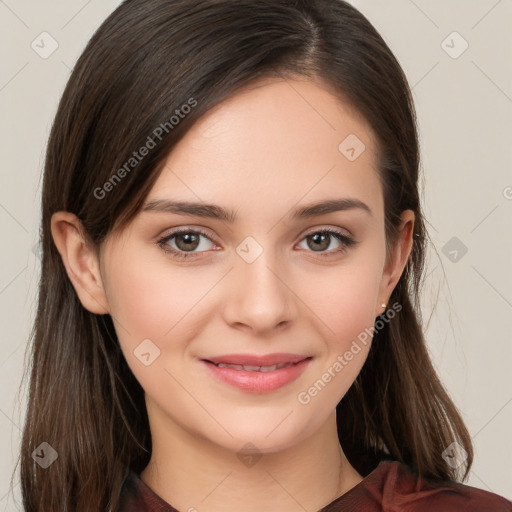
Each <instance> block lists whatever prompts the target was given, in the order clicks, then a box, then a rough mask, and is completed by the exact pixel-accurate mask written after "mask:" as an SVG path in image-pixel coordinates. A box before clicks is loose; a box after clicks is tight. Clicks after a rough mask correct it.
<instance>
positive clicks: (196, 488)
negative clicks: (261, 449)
mask: <svg viewBox="0 0 512 512" xmlns="http://www.w3.org/2000/svg"><path fill="white" fill-rule="evenodd" d="M158 424H159V425H163V424H164V423H162V422H159V423H158ZM151 434H152V444H153V453H152V457H151V460H150V462H149V464H148V466H147V467H146V468H145V469H144V470H143V471H142V473H141V479H142V481H143V482H144V483H145V484H147V485H148V486H149V487H150V488H151V489H152V490H153V491H154V492H155V493H156V494H158V495H159V496H160V497H161V498H162V499H164V500H165V501H166V502H167V503H169V504H171V505H172V506H173V507H174V508H176V509H177V510H184V511H185V510H186V511H194V510H200V511H201V512H215V511H218V510H223V511H224V512H235V511H236V512H240V511H243V512H256V511H258V512H260V511H261V510H266V511H272V510H275V511H279V512H292V511H294V512H296V511H297V510H299V509H300V508H302V509H304V510H320V509H321V508H323V507H325V506H326V505H328V504H329V503H331V502H332V501H333V500H334V499H336V498H337V497H339V496H341V495H342V494H344V493H345V492H347V491H348V490H349V489H351V488H352V487H354V485H356V484H357V483H359V482H360V481H361V480H362V477H361V475H359V474H358V473H357V471H356V470H355V469H354V468H353V467H352V466H351V465H350V463H349V462H348V460H347V458H346V457H345V455H344V453H343V451H342V449H341V447H340V444H339V440H338V435H337V430H336V415H335V413H334V412H333V414H332V415H331V416H330V417H329V419H328V421H326V423H325V424H324V425H323V426H322V428H321V429H319V430H318V431H317V432H316V433H315V434H314V435H313V436H311V437H309V438H306V439H304V440H303V441H301V442H300V443H298V444H296V445H293V446H292V447H290V448H287V449H285V450H281V451H276V452H273V453H263V454H261V453H257V452H256V453H254V454H253V455H252V456H248V457H247V456H246V457H244V456H243V455H242V454H237V453H233V452H232V451H230V450H226V449H225V448H223V447H221V446H219V445H216V444H214V443H212V442H211V441H210V440H208V439H205V438H203V437H199V436H198V435H195V434H194V433H193V432H189V431H187V430H184V429H182V428H180V427H179V426H178V425H176V424H175V423H171V424H169V423H166V424H165V429H164V428H156V426H153V425H152V428H151Z"/></svg>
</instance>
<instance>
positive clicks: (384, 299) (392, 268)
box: [375, 210, 415, 316]
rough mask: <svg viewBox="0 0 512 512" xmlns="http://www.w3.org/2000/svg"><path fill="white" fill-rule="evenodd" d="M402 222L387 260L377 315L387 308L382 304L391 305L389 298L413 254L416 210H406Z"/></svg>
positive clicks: (402, 215)
mask: <svg viewBox="0 0 512 512" xmlns="http://www.w3.org/2000/svg"><path fill="white" fill-rule="evenodd" d="M400 218H401V219H402V222H401V223H400V226H399V233H398V236H397V239H396V242H395V246H394V247H393V250H392V252H391V254H390V256H389V258H388V261H387V262H386V265H385V268H384V272H383V274H382V280H381V285H380V290H379V300H378V304H377V306H376V315H375V316H379V315H381V314H382V313H383V312H384V311H385V309H384V308H383V307H382V304H386V308H388V307H389V304H388V300H389V297H390V296H391V293H392V292H393V290H394V288H395V286H396V285H397V283H398V281H399V279H400V276H401V275H402V273H403V271H404V268H405V266H406V264H407V261H408V260H409V257H410V255H411V251H412V246H413V231H414V219H415V216H414V212H413V211H412V210H404V211H403V212H402V214H401V215H400Z"/></svg>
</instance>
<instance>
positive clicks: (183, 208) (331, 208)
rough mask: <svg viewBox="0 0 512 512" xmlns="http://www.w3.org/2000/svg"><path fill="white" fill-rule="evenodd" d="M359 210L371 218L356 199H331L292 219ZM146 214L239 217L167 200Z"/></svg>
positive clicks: (214, 207) (146, 209) (222, 210)
mask: <svg viewBox="0 0 512 512" xmlns="http://www.w3.org/2000/svg"><path fill="white" fill-rule="evenodd" d="M353 209H359V210H362V211H364V212H366V213H368V214H369V215H370V216H372V215H373V214H372V211H371V209H370V207H369V206H368V205H367V204H365V203H363V202H362V201H360V200H359V199H355V198H343V199H329V200H327V201H320V202H317V203H312V204H309V205H306V206H301V207H299V208H296V209H295V210H293V211H292V216H291V217H292V219H309V218H311V217H316V216H319V215H326V214H328V213H333V212H339V211H344V210H353ZM142 211H144V212H166V213H175V214H178V215H192V216H195V217H208V218H212V219H219V220H222V221H226V222H229V223H233V222H236V221H237V215H236V213H235V212H234V211H233V210H228V209H226V208H223V207H222V206H218V205H216V204H207V203H195V202H187V201H170V200H167V199H155V200H154V201H150V202H149V203H146V204H145V205H144V207H143V209H142Z"/></svg>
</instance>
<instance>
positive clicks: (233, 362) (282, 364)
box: [201, 354, 313, 393]
mask: <svg viewBox="0 0 512 512" xmlns="http://www.w3.org/2000/svg"><path fill="white" fill-rule="evenodd" d="M312 359H313V358H312V356H305V355H299V354H268V355H265V356H257V355H247V354H230V355H225V356H219V357H209V358H205V359H201V362H202V363H203V364H205V365H206V367H207V368H208V371H209V373H210V375H212V376H213V377H214V378H215V379H216V380H220V381H222V382H223V383H227V384H229V385H231V386H234V387H237V388H239V389H242V390H243V391H249V392H253V393H268V392H271V391H275V390H277V389H279V388H281V387H283V386H285V385H287V384H289V383H291V382H293V381H294V380H296V379H297V378H298V377H299V376H300V375H301V374H302V373H303V372H304V370H305V369H306V368H307V366H308V365H309V363H310V361H311V360H312Z"/></svg>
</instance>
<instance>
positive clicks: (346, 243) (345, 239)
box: [156, 228, 358, 259]
mask: <svg viewBox="0 0 512 512" xmlns="http://www.w3.org/2000/svg"><path fill="white" fill-rule="evenodd" d="M184 233H186V234H191V233H192V234H195V235H202V236H204V237H205V238H206V239H208V240H209V241H210V242H212V243H215V242H214V241H213V240H212V239H211V238H210V236H209V235H208V234H206V233H205V232H204V231H201V230H200V229H186V228H185V229H178V230H176V231H173V232H172V233H170V234H168V235H166V236H165V237H163V238H161V239H160V240H158V241H157V242H156V243H157V245H158V246H160V248H161V249H162V250H163V251H164V252H165V253H166V254H172V255H173V257H175V258H177V259H187V258H194V257H196V256H197V254H199V253H201V252H205V251H199V253H197V252H184V251H177V250H176V249H173V248H171V249H169V248H167V247H166V244H167V242H169V241H170V240H172V239H173V238H175V237H176V236H178V235H180V234H184ZM317 234H329V235H332V236H333V237H335V238H336V239H337V240H338V241H340V242H341V243H342V244H343V245H342V247H341V248H340V249H335V250H331V251H323V252H318V253H317V254H318V255H319V256H320V257H324V258H325V257H329V256H331V255H332V254H341V253H344V252H345V251H346V250H347V249H348V248H349V247H350V246H352V245H355V244H357V243H358V242H357V241H356V240H354V239H353V238H352V237H350V236H348V235H345V234H344V233H342V232H340V231H337V230H335V229H332V228H330V229H321V230H318V231H311V232H310V233H307V234H306V235H304V237H303V238H302V240H304V239H306V238H307V237H308V236H312V235H317ZM302 240H301V242H302ZM307 252H315V251H307Z"/></svg>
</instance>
